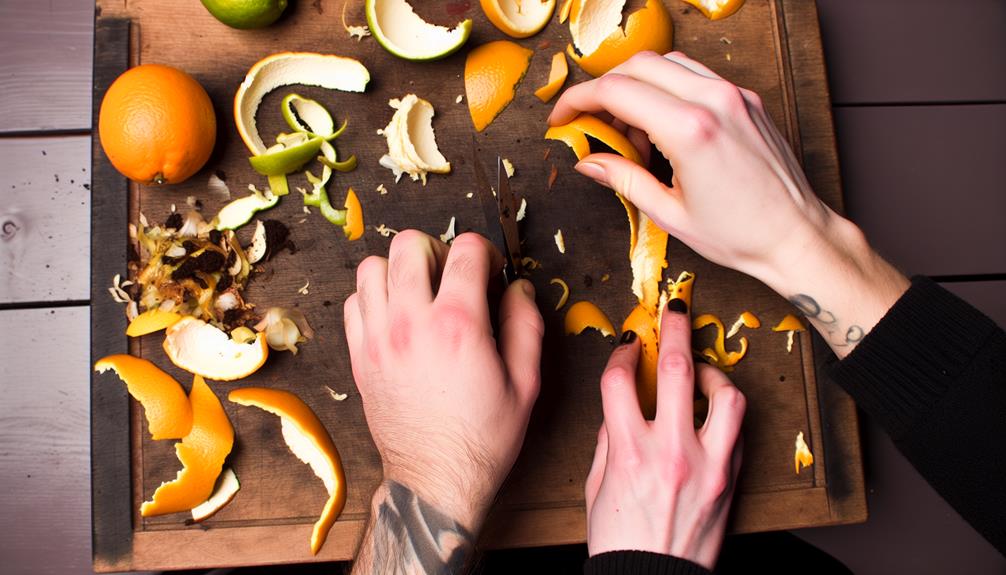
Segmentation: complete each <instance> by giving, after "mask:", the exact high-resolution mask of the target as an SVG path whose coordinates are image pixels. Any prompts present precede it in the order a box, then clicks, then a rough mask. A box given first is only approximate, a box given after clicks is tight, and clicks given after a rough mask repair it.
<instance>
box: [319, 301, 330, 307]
mask: <svg viewBox="0 0 1006 575" xmlns="http://www.w3.org/2000/svg"><path fill="white" fill-rule="evenodd" d="M321 305H323V306H325V307H332V302H330V301H328V300H325V301H323V302H321Z"/></svg>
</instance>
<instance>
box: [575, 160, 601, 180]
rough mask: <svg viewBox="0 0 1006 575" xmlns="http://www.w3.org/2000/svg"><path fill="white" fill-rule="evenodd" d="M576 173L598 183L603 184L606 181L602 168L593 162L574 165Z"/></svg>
mask: <svg viewBox="0 0 1006 575" xmlns="http://www.w3.org/2000/svg"><path fill="white" fill-rule="evenodd" d="M576 171H578V172H580V173H581V174H583V175H585V176H587V177H588V178H591V179H594V180H597V181H598V182H601V183H604V182H605V181H606V180H605V173H604V168H602V167H601V166H600V165H599V164H595V163H593V162H580V163H579V164H577V165H576Z"/></svg>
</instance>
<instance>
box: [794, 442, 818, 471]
mask: <svg viewBox="0 0 1006 575" xmlns="http://www.w3.org/2000/svg"><path fill="white" fill-rule="evenodd" d="M811 465H814V454H813V453H811V452H810V447H808V446H807V442H806V441H804V439H803V432H802V431H801V432H799V433H797V434H796V452H794V453H793V468H794V469H795V470H796V474H797V475H800V469H802V468H804V467H810V466H811Z"/></svg>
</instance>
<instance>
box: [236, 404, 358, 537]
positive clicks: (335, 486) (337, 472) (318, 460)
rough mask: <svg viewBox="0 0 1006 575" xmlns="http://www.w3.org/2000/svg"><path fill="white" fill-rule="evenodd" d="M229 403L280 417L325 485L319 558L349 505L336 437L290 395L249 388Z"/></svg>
mask: <svg viewBox="0 0 1006 575" xmlns="http://www.w3.org/2000/svg"><path fill="white" fill-rule="evenodd" d="M227 399H229V400H230V401H232V402H234V403H237V404H238V405H244V406H253V407H258V408H260V409H263V410H265V411H268V412H269V413H272V414H274V415H277V416H279V418H280V422H281V426H282V431H283V440H284V441H285V442H286V444H287V447H289V448H290V451H292V452H293V454H294V455H296V456H297V458H298V459H300V460H301V461H303V462H304V463H307V464H308V465H310V466H311V470H312V471H313V472H314V474H315V475H317V476H318V478H319V479H321V480H322V482H324V484H325V489H326V490H327V491H328V501H327V502H326V503H325V508H324V510H323V511H322V513H321V516H320V517H319V518H318V521H317V522H316V523H315V524H314V529H313V530H312V532H311V553H312V554H313V555H317V554H318V551H319V550H320V549H321V546H322V545H324V544H325V539H326V538H327V537H328V532H329V530H330V529H331V528H332V525H333V524H335V520H336V519H337V518H338V517H339V514H340V513H342V508H343V507H344V506H345V504H346V476H345V474H344V473H343V470H342V460H341V459H340V458H339V451H338V450H337V449H336V447H335V444H334V443H333V442H332V437H331V436H330V435H329V433H328V431H327V430H326V429H325V426H324V425H323V424H322V423H321V420H319V419H318V416H317V415H315V413H314V411H312V410H311V408H310V407H308V406H307V404H305V403H304V402H303V401H301V399H300V398H299V397H297V396H296V395H294V394H292V393H290V392H288V391H283V390H280V389H266V388H261V387H245V388H240V389H235V390H234V391H232V392H230V394H229V395H228V396H227Z"/></svg>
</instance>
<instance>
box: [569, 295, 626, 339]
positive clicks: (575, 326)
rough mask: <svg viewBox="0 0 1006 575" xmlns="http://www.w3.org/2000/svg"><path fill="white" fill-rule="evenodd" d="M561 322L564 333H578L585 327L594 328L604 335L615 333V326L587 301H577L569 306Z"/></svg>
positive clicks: (608, 335)
mask: <svg viewBox="0 0 1006 575" xmlns="http://www.w3.org/2000/svg"><path fill="white" fill-rule="evenodd" d="M563 323H564V326H565V330H566V335H580V334H581V333H583V332H584V331H585V330H587V329H596V330H597V331H599V332H601V335H603V336H604V337H613V336H614V335H615V326H614V325H612V324H611V320H610V319H608V316H607V315H605V313H604V312H603V311H601V308H599V307H597V306H596V305H594V304H593V303H591V302H589V301H578V302H576V303H575V304H573V305H571V306H569V309H568V310H566V318H565V321H564V322H563Z"/></svg>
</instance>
